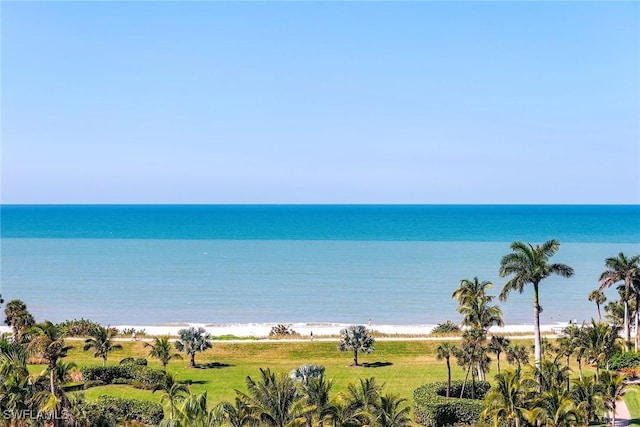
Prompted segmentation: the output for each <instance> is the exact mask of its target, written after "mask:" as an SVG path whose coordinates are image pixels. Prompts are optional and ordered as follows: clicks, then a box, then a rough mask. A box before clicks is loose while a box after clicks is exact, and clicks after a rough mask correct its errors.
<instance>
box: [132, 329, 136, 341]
mask: <svg viewBox="0 0 640 427" xmlns="http://www.w3.org/2000/svg"><path fill="white" fill-rule="evenodd" d="M135 340H136V331H133V332H131V341H135Z"/></svg>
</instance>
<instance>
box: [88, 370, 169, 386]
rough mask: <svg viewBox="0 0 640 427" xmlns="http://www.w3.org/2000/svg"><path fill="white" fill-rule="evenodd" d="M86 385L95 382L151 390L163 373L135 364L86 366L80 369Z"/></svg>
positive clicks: (159, 380) (160, 379)
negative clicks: (127, 385)
mask: <svg viewBox="0 0 640 427" xmlns="http://www.w3.org/2000/svg"><path fill="white" fill-rule="evenodd" d="M80 372H82V379H83V380H84V381H85V388H88V387H87V386H86V384H90V383H93V382H96V381H99V382H101V383H102V384H115V383H116V380H117V381H118V382H117V384H131V385H133V386H134V387H136V388H143V389H148V390H150V389H152V388H153V387H155V386H156V384H159V383H160V382H161V381H162V378H163V377H164V373H163V372H162V371H159V370H156V369H153V368H150V367H148V366H145V365H139V364H137V363H126V364H124V365H119V366H88V367H84V368H82V369H80Z"/></svg>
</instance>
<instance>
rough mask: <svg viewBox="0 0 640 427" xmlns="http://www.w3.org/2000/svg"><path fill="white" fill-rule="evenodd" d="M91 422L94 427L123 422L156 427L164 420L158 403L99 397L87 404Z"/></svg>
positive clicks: (105, 426)
mask: <svg viewBox="0 0 640 427" xmlns="http://www.w3.org/2000/svg"><path fill="white" fill-rule="evenodd" d="M89 406H90V408H89V411H88V412H89V413H90V414H91V416H90V417H91V418H92V420H91V422H92V425H94V426H104V427H107V426H109V427H110V426H116V425H119V424H121V423H122V422H123V421H138V422H140V423H143V424H146V425H150V426H156V425H158V424H159V423H160V421H162V419H163V418H164V411H163V410H162V406H161V405H160V404H159V403H153V402H147V401H146V400H138V399H123V398H120V397H111V396H100V397H98V399H97V400H96V401H95V402H91V403H90V404H89Z"/></svg>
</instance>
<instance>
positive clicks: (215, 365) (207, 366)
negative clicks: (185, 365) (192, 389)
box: [195, 362, 233, 369]
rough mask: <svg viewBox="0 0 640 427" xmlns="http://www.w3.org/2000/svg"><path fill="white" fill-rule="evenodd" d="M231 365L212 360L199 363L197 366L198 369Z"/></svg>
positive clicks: (220, 367)
mask: <svg viewBox="0 0 640 427" xmlns="http://www.w3.org/2000/svg"><path fill="white" fill-rule="evenodd" d="M230 366H233V365H230V364H228V363H220V362H210V363H197V364H196V366H195V368H196V369H222V368H228V367H230Z"/></svg>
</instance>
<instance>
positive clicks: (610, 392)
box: [600, 372, 627, 427]
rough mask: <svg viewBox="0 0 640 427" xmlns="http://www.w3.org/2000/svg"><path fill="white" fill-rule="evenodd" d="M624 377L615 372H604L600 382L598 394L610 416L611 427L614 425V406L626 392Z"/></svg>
mask: <svg viewBox="0 0 640 427" xmlns="http://www.w3.org/2000/svg"><path fill="white" fill-rule="evenodd" d="M625 380H626V377H625V376H624V375H622V374H617V373H615V372H605V373H603V374H602V378H601V380H600V393H601V396H602V401H603V402H604V406H605V407H606V408H607V409H608V410H609V413H610V414H611V426H612V427H613V426H615V425H616V406H617V402H618V400H621V399H622V398H623V397H624V395H625V394H626V392H627V383H626V382H625Z"/></svg>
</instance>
